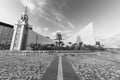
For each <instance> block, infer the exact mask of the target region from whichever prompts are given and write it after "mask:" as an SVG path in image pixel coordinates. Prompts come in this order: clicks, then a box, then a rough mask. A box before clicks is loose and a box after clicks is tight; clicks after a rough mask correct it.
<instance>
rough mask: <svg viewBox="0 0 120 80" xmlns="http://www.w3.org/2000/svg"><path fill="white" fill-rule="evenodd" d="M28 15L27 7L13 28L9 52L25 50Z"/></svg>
mask: <svg viewBox="0 0 120 80" xmlns="http://www.w3.org/2000/svg"><path fill="white" fill-rule="evenodd" d="M28 28H29V24H28V14H27V7H25V11H24V12H23V13H22V15H21V19H20V20H18V22H17V23H16V24H15V26H14V33H13V38H12V42H11V47H10V50H25V49H26V44H27V36H28Z"/></svg>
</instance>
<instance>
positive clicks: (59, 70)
mask: <svg viewBox="0 0 120 80" xmlns="http://www.w3.org/2000/svg"><path fill="white" fill-rule="evenodd" d="M57 80H63V69H62V57H61V56H59V65H58V75H57Z"/></svg>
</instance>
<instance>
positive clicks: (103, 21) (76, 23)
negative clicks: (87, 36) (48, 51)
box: [0, 0, 120, 39]
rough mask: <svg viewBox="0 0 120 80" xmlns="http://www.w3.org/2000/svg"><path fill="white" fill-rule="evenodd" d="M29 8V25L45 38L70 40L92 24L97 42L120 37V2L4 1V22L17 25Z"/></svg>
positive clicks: (0, 1)
mask: <svg viewBox="0 0 120 80" xmlns="http://www.w3.org/2000/svg"><path fill="white" fill-rule="evenodd" d="M26 5H27V6H28V15H29V24H30V25H32V27H33V30H34V31H36V32H38V33H40V34H41V35H44V36H50V37H51V38H55V35H56V33H57V32H61V33H62V35H63V38H64V39H66V38H68V37H69V36H71V35H73V34H75V33H76V32H78V31H79V30H80V29H83V28H84V27H85V26H87V25H88V24H89V23H91V22H92V23H93V27H94V33H95V37H96V39H104V38H108V37H111V36H113V35H115V34H120V0H0V21H2V22H6V23H9V24H12V25H14V24H15V23H16V22H17V20H19V19H20V16H21V14H22V12H23V11H24V8H25V6H26Z"/></svg>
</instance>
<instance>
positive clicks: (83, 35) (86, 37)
mask: <svg viewBox="0 0 120 80" xmlns="http://www.w3.org/2000/svg"><path fill="white" fill-rule="evenodd" d="M78 36H79V37H80V39H81V41H82V42H83V43H84V44H88V45H94V44H95V37H94V31H93V23H92V22H91V23H90V24H88V25H87V26H86V27H85V28H83V29H82V30H80V31H78V32H77V33H76V34H74V35H72V36H71V37H69V38H68V39H66V40H65V41H64V43H65V44H68V42H72V43H76V41H77V37H78Z"/></svg>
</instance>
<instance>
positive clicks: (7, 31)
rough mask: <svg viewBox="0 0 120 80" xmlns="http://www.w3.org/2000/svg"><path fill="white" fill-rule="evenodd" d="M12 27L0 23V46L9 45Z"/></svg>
mask: <svg viewBox="0 0 120 80" xmlns="http://www.w3.org/2000/svg"><path fill="white" fill-rule="evenodd" d="M13 31H14V29H13V25H10V24H7V23H4V22H0V44H9V45H10V44H11V40H12V36H13Z"/></svg>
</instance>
